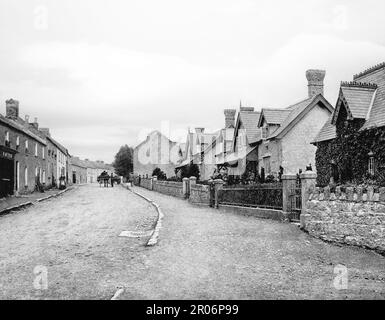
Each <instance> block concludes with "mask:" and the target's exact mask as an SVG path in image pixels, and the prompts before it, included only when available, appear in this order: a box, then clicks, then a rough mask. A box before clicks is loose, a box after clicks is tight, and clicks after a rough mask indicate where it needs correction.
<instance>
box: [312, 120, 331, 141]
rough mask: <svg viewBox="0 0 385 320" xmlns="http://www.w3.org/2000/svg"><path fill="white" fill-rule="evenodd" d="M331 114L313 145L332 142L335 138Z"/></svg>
mask: <svg viewBox="0 0 385 320" xmlns="http://www.w3.org/2000/svg"><path fill="white" fill-rule="evenodd" d="M332 119H333V114H332V115H331V116H330V118H329V119H328V121H326V123H325V125H324V126H323V127H322V128H321V130H320V132H319V133H318V134H317V136H316V137H315V139H314V142H313V143H317V142H321V141H328V140H332V139H334V138H335V137H336V126H335V125H333V124H332Z"/></svg>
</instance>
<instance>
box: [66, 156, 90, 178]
mask: <svg viewBox="0 0 385 320" xmlns="http://www.w3.org/2000/svg"><path fill="white" fill-rule="evenodd" d="M68 182H69V183H70V184H84V183H87V165H86V163H85V161H83V160H81V159H80V158H79V157H69V169H68Z"/></svg>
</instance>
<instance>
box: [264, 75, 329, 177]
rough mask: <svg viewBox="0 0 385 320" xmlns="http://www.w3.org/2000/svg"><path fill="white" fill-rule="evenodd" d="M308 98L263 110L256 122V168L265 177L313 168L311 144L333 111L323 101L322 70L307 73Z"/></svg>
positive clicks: (326, 102) (324, 100)
mask: <svg viewBox="0 0 385 320" xmlns="http://www.w3.org/2000/svg"><path fill="white" fill-rule="evenodd" d="M306 78H307V80H308V97H307V98H306V99H304V100H302V101H301V102H298V103H296V104H294V105H290V106H288V107H285V108H282V109H271V108H263V109H262V110H261V115H260V117H259V120H258V128H260V129H261V132H262V134H261V140H260V141H259V142H258V152H257V153H258V168H259V172H260V173H261V172H263V171H264V174H265V175H269V174H271V175H274V176H275V177H277V176H278V175H279V174H280V173H298V172H299V170H303V171H305V170H306V166H308V165H309V164H311V165H312V166H313V168H314V166H315V154H316V148H315V147H314V145H312V144H311V143H312V142H313V141H314V139H315V137H316V135H317V134H318V132H319V131H320V129H321V128H322V126H323V125H324V124H325V123H326V122H327V121H328V119H329V117H330V115H331V113H332V112H333V107H332V105H331V104H330V103H329V102H328V101H327V100H326V99H325V98H324V96H323V93H324V82H323V81H324V78H325V71H323V70H308V71H307V72H306Z"/></svg>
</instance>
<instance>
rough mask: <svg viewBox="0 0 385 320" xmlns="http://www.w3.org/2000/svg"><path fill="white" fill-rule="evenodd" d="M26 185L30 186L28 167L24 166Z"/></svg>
mask: <svg viewBox="0 0 385 320" xmlns="http://www.w3.org/2000/svg"><path fill="white" fill-rule="evenodd" d="M24 185H25V186H26V187H28V168H27V167H25V168H24Z"/></svg>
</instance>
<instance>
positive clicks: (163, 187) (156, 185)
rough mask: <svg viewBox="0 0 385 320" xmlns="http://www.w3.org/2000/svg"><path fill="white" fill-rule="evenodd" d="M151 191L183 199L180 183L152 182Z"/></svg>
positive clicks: (181, 184)
mask: <svg viewBox="0 0 385 320" xmlns="http://www.w3.org/2000/svg"><path fill="white" fill-rule="evenodd" d="M153 190H154V191H157V192H159V193H163V194H167V195H169V196H174V197H178V198H184V194H183V183H182V182H175V181H153Z"/></svg>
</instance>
